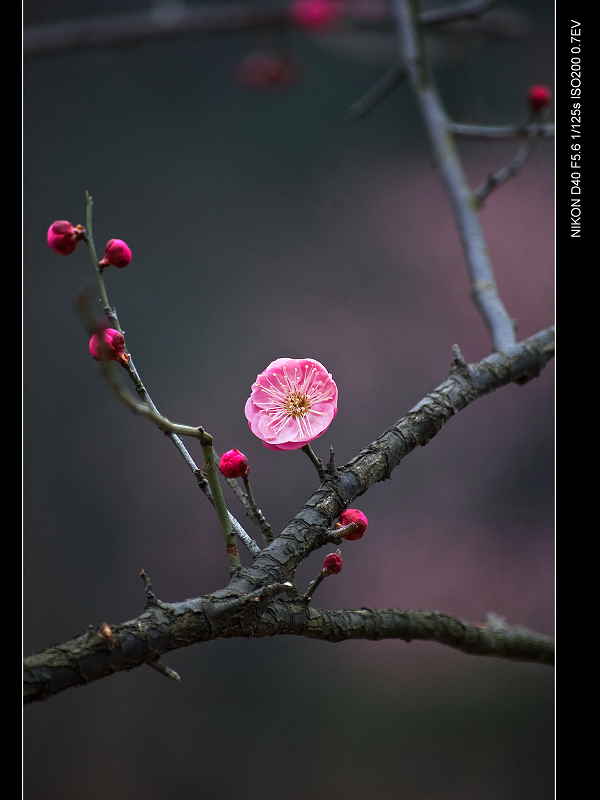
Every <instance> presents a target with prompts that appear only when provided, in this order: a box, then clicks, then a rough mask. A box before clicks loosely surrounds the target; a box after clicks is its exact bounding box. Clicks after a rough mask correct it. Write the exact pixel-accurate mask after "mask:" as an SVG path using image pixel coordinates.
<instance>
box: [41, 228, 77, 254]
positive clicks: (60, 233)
mask: <svg viewBox="0 0 600 800" xmlns="http://www.w3.org/2000/svg"><path fill="white" fill-rule="evenodd" d="M81 231H82V228H81V226H78V227H77V228H75V227H74V226H73V225H71V223H70V222H68V221H67V220H66V219H58V220H56V222H53V223H52V225H50V227H49V228H48V235H47V237H46V238H47V241H48V245H49V246H50V247H51V248H52V249H53V250H54V252H55V253H60V254H61V255H63V256H68V255H69V253H72V252H73V250H75V248H76V247H77V242H78V241H79V238H80V235H81Z"/></svg>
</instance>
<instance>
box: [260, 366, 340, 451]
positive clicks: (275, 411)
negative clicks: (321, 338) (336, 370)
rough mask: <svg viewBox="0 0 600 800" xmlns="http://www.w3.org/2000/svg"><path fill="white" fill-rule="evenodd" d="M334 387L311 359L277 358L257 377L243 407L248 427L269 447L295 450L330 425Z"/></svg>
mask: <svg viewBox="0 0 600 800" xmlns="http://www.w3.org/2000/svg"><path fill="white" fill-rule="evenodd" d="M337 397H338V390H337V386H336V385H335V382H334V380H333V378H332V377H331V375H330V374H329V372H327V370H326V369H325V367H324V366H323V365H322V364H320V363H319V362H318V361H315V359H313V358H278V359H277V360H276V361H273V362H272V363H271V364H269V366H268V367H267V368H266V370H265V371H264V372H261V373H260V375H258V376H257V378H256V382H255V383H253V384H252V394H251V395H250V397H249V398H248V400H247V401H246V407H245V409H244V411H245V414H246V418H247V420H248V424H249V425H250V429H251V430H252V433H253V434H254V435H255V436H258V438H259V439H261V440H262V443H263V444H264V445H265V447H268V448H269V449H270V450H298V449H299V448H301V447H304V445H306V444H308V443H309V442H311V441H312V440H313V439H316V438H317V436H320V435H321V434H322V433H324V432H325V431H326V430H327V428H328V427H329V426H330V425H331V423H332V421H333V418H334V417H335V415H336V413H337Z"/></svg>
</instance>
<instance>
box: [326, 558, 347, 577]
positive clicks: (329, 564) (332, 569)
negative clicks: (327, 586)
mask: <svg viewBox="0 0 600 800" xmlns="http://www.w3.org/2000/svg"><path fill="white" fill-rule="evenodd" d="M342 563H343V562H342V558H341V556H338V554H337V553H329V555H328V556H325V558H324V559H323V573H324V574H325V575H337V574H338V572H341V571H342Z"/></svg>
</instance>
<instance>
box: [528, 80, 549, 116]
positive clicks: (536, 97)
mask: <svg viewBox="0 0 600 800" xmlns="http://www.w3.org/2000/svg"><path fill="white" fill-rule="evenodd" d="M551 100H552V92H551V91H550V89H548V87H547V86H530V87H529V89H528V90H527V103H528V104H529V108H530V109H531V110H532V111H533V113H534V114H539V113H540V111H542V109H544V108H546V106H547V105H549V104H550V101H551Z"/></svg>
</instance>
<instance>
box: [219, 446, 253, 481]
mask: <svg viewBox="0 0 600 800" xmlns="http://www.w3.org/2000/svg"><path fill="white" fill-rule="evenodd" d="M219 469H220V470H221V472H222V473H223V475H225V477H226V478H244V477H246V475H247V474H248V471H249V468H248V459H247V458H246V456H245V455H244V454H243V453H240V451H239V450H236V449H235V448H234V449H233V450H228V451H227V452H226V453H223V455H222V456H221V460H220V462H219Z"/></svg>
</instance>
